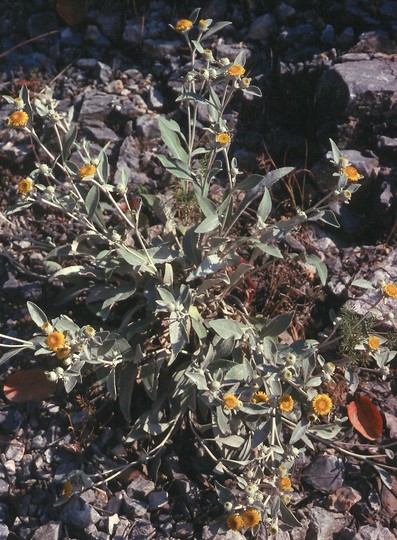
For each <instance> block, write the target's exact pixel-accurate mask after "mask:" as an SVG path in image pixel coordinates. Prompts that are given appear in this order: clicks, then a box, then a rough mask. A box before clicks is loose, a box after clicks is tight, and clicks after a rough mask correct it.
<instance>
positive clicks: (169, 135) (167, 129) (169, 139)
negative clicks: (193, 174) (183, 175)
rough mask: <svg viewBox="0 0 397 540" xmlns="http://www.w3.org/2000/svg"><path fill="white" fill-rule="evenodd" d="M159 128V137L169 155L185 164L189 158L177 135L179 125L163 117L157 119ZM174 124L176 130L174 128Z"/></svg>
mask: <svg viewBox="0 0 397 540" xmlns="http://www.w3.org/2000/svg"><path fill="white" fill-rule="evenodd" d="M158 122H159V128H160V131H161V137H162V139H163V141H164V142H165V144H166V145H167V147H168V150H169V151H170V154H171V156H172V157H173V158H175V159H178V160H180V161H182V162H183V163H185V164H187V163H188V161H189V156H188V153H187V152H186V150H185V149H184V148H183V147H182V145H181V141H180V138H179V135H180V133H181V131H180V128H179V125H178V124H177V123H176V122H174V121H170V120H168V119H167V118H165V117H164V116H159V119H158ZM175 124H176V125H177V126H178V128H177V129H176V128H175Z"/></svg>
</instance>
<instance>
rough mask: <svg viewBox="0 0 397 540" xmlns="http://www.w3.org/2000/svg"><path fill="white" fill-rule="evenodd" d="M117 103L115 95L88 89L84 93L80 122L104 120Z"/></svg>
mask: <svg viewBox="0 0 397 540" xmlns="http://www.w3.org/2000/svg"><path fill="white" fill-rule="evenodd" d="M114 104H115V97H114V96H110V95H108V94H105V92H98V91H97V90H87V91H86V92H85V94H84V100H83V104H82V106H81V110H80V115H79V122H80V123H82V124H83V125H85V124H86V123H89V122H92V121H94V120H95V121H96V122H98V121H99V122H104V121H105V120H106V118H107V117H108V116H109V114H110V113H111V111H112V109H113V107H114Z"/></svg>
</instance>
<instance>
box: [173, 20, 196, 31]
mask: <svg viewBox="0 0 397 540" xmlns="http://www.w3.org/2000/svg"><path fill="white" fill-rule="evenodd" d="M192 26H193V23H192V21H189V20H188V19H181V20H180V21H178V22H177V23H176V25H175V30H176V31H177V32H188V31H189V30H190V29H191V27H192Z"/></svg>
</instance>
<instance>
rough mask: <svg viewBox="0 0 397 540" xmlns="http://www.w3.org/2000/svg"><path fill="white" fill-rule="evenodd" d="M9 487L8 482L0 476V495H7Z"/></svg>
mask: <svg viewBox="0 0 397 540" xmlns="http://www.w3.org/2000/svg"><path fill="white" fill-rule="evenodd" d="M9 489H10V486H9V485H8V483H7V482H6V481H5V480H4V479H3V478H0V496H1V497H4V496H8V492H9Z"/></svg>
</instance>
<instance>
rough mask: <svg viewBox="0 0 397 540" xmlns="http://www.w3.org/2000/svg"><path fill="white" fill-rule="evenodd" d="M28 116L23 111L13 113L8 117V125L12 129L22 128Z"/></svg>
mask: <svg viewBox="0 0 397 540" xmlns="http://www.w3.org/2000/svg"><path fill="white" fill-rule="evenodd" d="M28 120H29V116H28V115H27V113H26V112H25V111H14V112H13V113H11V114H10V116H9V117H8V124H10V125H11V126H12V127H23V126H26V124H27V123H28Z"/></svg>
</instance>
